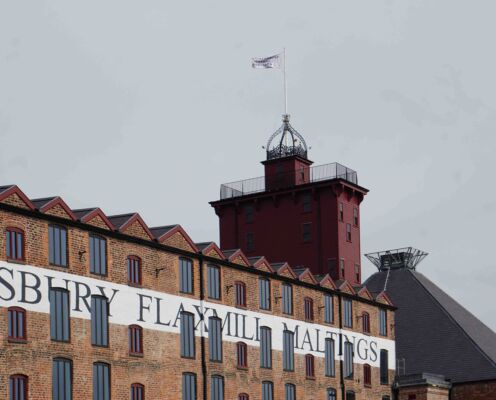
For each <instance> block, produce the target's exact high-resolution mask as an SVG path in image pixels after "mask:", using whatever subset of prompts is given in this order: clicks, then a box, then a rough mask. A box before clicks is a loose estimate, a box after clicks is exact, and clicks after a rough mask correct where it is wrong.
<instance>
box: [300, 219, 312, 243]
mask: <svg viewBox="0 0 496 400" xmlns="http://www.w3.org/2000/svg"><path fill="white" fill-rule="evenodd" d="M302 230H303V241H304V242H310V241H311V240H312V224H311V223H306V224H303V225H302Z"/></svg>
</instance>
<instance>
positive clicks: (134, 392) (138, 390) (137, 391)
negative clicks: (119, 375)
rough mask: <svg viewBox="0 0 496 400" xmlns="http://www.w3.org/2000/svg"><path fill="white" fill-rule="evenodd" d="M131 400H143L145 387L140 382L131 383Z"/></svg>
mask: <svg viewBox="0 0 496 400" xmlns="http://www.w3.org/2000/svg"><path fill="white" fill-rule="evenodd" d="M131 400H145V387H144V386H143V385H142V384H141V383H133V384H132V385H131Z"/></svg>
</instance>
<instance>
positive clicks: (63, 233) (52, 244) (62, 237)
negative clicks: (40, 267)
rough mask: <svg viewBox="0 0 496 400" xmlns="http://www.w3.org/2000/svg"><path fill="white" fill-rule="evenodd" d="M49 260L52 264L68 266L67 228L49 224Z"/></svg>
mask: <svg viewBox="0 0 496 400" xmlns="http://www.w3.org/2000/svg"><path fill="white" fill-rule="evenodd" d="M48 261H49V262H50V264H51V265H57V266H59V267H67V229H65V228H64V227H62V226H57V225H49V226H48Z"/></svg>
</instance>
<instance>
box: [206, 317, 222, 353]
mask: <svg viewBox="0 0 496 400" xmlns="http://www.w3.org/2000/svg"><path fill="white" fill-rule="evenodd" d="M208 346H209V352H210V361H219V362H221V361H222V320H221V319H220V318H217V317H210V318H209V319H208Z"/></svg>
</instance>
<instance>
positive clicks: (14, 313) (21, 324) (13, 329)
mask: <svg viewBox="0 0 496 400" xmlns="http://www.w3.org/2000/svg"><path fill="white" fill-rule="evenodd" d="M26 326H27V325H26V310H24V309H23V308H20V307H10V308H9V311H8V329H7V330H8V339H9V340H20V341H24V340H26V339H27V333H26Z"/></svg>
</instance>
